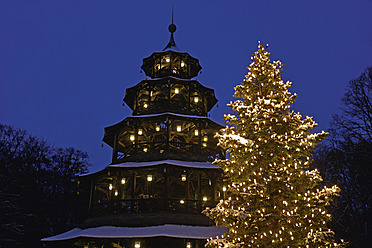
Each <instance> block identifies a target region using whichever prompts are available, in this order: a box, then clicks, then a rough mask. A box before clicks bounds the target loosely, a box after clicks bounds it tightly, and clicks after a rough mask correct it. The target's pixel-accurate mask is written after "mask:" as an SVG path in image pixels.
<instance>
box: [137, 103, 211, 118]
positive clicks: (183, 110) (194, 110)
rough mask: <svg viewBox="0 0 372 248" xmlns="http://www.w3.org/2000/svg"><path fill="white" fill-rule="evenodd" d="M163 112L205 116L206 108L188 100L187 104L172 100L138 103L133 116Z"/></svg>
mask: <svg viewBox="0 0 372 248" xmlns="http://www.w3.org/2000/svg"><path fill="white" fill-rule="evenodd" d="M164 112H174V113H179V114H185V115H197V116H207V110H206V107H204V106H203V104H202V102H199V103H198V104H196V103H194V101H192V100H190V101H188V102H185V101H180V100H174V99H171V100H169V99H161V100H160V99H159V100H154V101H140V102H139V103H138V104H137V106H136V108H135V110H134V111H133V115H145V114H158V113H164Z"/></svg>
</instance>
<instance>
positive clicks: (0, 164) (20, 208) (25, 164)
mask: <svg viewBox="0 0 372 248" xmlns="http://www.w3.org/2000/svg"><path fill="white" fill-rule="evenodd" d="M88 166H89V163H88V155H87V153H85V152H82V151H79V150H76V149H74V148H55V147H51V146H50V145H49V144H48V143H47V142H46V141H45V140H43V139H41V138H37V137H35V136H32V135H30V134H28V133H27V132H26V131H24V130H19V129H16V128H13V127H11V126H7V125H3V124H0V247H4V248H8V247H15V248H16V247H41V244H40V238H43V237H46V236H48V235H52V234H57V233H60V232H63V231H66V230H67V229H69V228H72V227H73V226H76V225H77V224H78V223H79V222H80V221H81V218H83V217H84V214H83V213H84V212H86V211H85V209H83V208H82V207H81V206H85V205H87V204H82V203H81V202H82V201H84V199H82V197H79V196H78V190H79V189H78V184H77V181H76V176H77V175H79V174H81V173H85V172H87V168H88Z"/></svg>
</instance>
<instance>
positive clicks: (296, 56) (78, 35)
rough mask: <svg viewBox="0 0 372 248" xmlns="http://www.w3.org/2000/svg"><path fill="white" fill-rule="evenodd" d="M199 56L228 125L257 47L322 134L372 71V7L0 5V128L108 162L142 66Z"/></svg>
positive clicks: (47, 1)
mask: <svg viewBox="0 0 372 248" xmlns="http://www.w3.org/2000/svg"><path fill="white" fill-rule="evenodd" d="M172 5H173V6H174V9H175V18H174V20H175V24H176V25H177V31H176V33H175V40H176V43H177V46H178V47H180V48H181V49H182V50H184V51H187V52H189V53H190V54H191V55H192V56H194V57H196V58H198V59H199V60H200V63H201V65H202V67H203V70H202V74H201V75H199V76H198V77H197V79H198V81H199V82H201V83H202V84H204V85H205V86H207V87H210V88H214V89H215V93H216V96H217V98H218V99H219V107H218V108H215V109H214V110H212V112H211V118H212V119H213V120H215V121H217V122H219V123H221V124H223V123H224V122H223V120H222V118H223V114H224V113H226V112H228V111H229V109H228V108H227V107H225V105H226V103H228V102H229V101H231V100H233V98H232V94H233V87H234V86H235V85H237V84H239V83H240V82H241V81H242V79H243V78H244V75H245V74H246V73H247V69H246V66H247V65H248V64H249V61H250V57H251V54H252V53H254V52H255V51H256V49H257V44H258V41H261V42H262V43H264V44H266V43H268V44H269V51H270V52H271V53H272V56H271V58H272V59H273V60H277V59H280V60H281V61H282V62H283V63H284V64H285V67H284V73H283V79H284V80H290V81H292V82H293V87H292V89H291V92H296V93H297V94H298V98H297V103H296V105H295V110H296V111H300V112H301V113H302V114H303V115H304V116H305V115H312V116H314V119H315V120H316V121H317V122H318V123H319V130H322V129H327V126H328V122H329V120H330V118H331V116H332V115H333V114H334V113H336V112H337V111H338V109H339V107H340V106H339V103H340V99H341V97H342V96H343V93H344V89H345V86H346V84H347V82H348V81H349V80H351V79H353V78H356V77H357V76H359V75H360V73H361V72H362V71H363V70H364V68H366V67H367V66H372V1H371V0H350V1H346V0H312V1H302V0H301V1H293V0H283V1H277V0H272V1H248V0H244V1H243V0H242V1H226V0H225V1H207V0H203V1H153V0H147V1H123V0H121V1H119V0H110V1H98V0H97V1H95V0H94V1H92V0H91V1H76V0H65V1H53V0H43V1H41V0H32V1H30V0H24V1H18V0H2V1H0V121H1V122H3V123H5V124H10V125H13V126H15V127H18V128H22V129H26V130H28V131H29V132H31V133H32V134H34V135H37V136H42V137H44V138H45V139H47V140H48V141H49V142H50V143H52V144H54V145H56V146H64V147H68V146H73V147H76V148H78V149H82V150H85V151H87V152H89V154H90V155H91V162H92V164H93V167H92V168H91V170H92V171H95V170H98V169H101V168H104V167H105V166H106V165H108V164H109V163H110V161H111V149H110V148H109V147H108V146H107V145H105V146H104V147H103V148H102V147H101V144H102V141H101V139H102V137H103V128H104V127H106V126H109V125H112V124H115V123H117V122H119V121H120V120H122V119H124V118H125V117H127V116H128V115H130V114H131V111H130V110H129V108H128V107H127V106H125V107H123V106H122V99H123V97H124V93H125V89H126V88H128V87H131V86H133V85H135V84H137V83H138V82H140V81H141V80H142V79H144V78H145V75H144V74H143V73H142V74H141V73H140V67H141V64H142V59H143V58H145V57H148V56H149V55H150V54H151V53H152V52H153V51H159V50H162V49H163V48H164V46H165V45H166V44H167V42H168V40H169V32H168V29H167V27H168V25H169V24H170V21H171V8H172Z"/></svg>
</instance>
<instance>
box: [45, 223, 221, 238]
mask: <svg viewBox="0 0 372 248" xmlns="http://www.w3.org/2000/svg"><path fill="white" fill-rule="evenodd" d="M227 230H228V229H227V228H224V227H216V226H184V225H162V226H148V227H114V226H101V227H95V228H88V229H80V228H74V229H72V230H70V231H68V232H65V233H62V234H59V235H56V236H52V237H48V238H44V239H42V240H41V241H60V240H68V239H74V238H79V237H88V238H149V237H174V238H190V239H207V238H210V237H216V236H221V235H222V234H224V233H225V232H227Z"/></svg>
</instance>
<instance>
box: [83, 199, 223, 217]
mask: <svg viewBox="0 0 372 248" xmlns="http://www.w3.org/2000/svg"><path fill="white" fill-rule="evenodd" d="M216 204H217V202H215V201H212V200H207V201H203V200H187V199H180V198H169V199H160V198H147V199H146V198H143V199H120V200H110V201H106V202H100V203H96V204H94V205H93V206H92V208H91V213H90V215H91V216H93V217H97V216H103V215H111V214H130V213H158V212H173V213H187V214H199V213H201V211H203V210H204V209H205V208H207V207H214V206H215V205H216Z"/></svg>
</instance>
